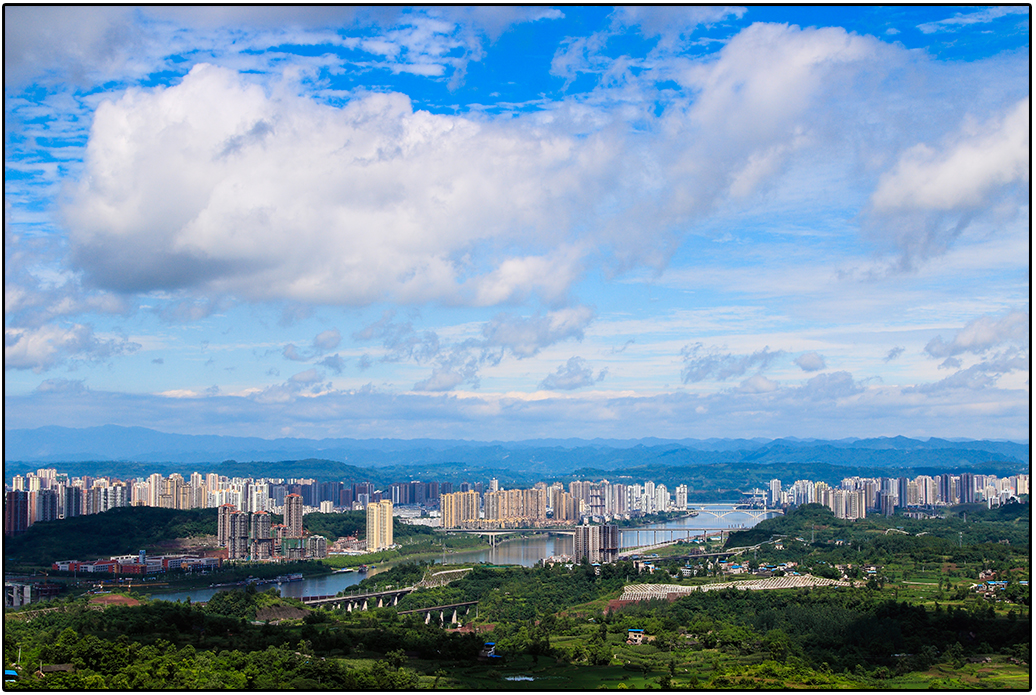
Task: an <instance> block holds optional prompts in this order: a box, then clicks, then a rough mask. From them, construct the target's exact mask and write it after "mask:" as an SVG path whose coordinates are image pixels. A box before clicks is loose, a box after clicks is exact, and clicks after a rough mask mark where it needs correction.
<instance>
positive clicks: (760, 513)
mask: <svg viewBox="0 0 1036 695" xmlns="http://www.w3.org/2000/svg"><path fill="white" fill-rule="evenodd" d="M694 511H696V512H698V513H699V514H711V515H712V516H714V517H716V518H717V519H722V518H723V517H725V516H727V515H729V514H745V515H747V516H750V517H752V518H753V519H765V518H766V516H767V515H768V514H784V510H783V509H727V510H726V511H722V512H715V511H712V510H711V509H695V510H694Z"/></svg>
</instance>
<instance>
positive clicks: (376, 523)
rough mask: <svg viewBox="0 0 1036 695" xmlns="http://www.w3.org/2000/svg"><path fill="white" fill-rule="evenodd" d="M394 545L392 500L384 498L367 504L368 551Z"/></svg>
mask: <svg viewBox="0 0 1036 695" xmlns="http://www.w3.org/2000/svg"><path fill="white" fill-rule="evenodd" d="M391 545H392V502H391V501H390V500H382V501H381V502H371V503H370V504H368V505H367V552H373V551H375V550H383V549H385V548H388V547H390V546H391Z"/></svg>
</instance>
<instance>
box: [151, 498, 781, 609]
mask: <svg viewBox="0 0 1036 695" xmlns="http://www.w3.org/2000/svg"><path fill="white" fill-rule="evenodd" d="M695 509H698V510H700V513H699V514H698V516H695V517H687V518H683V519H677V520H676V521H669V522H666V523H662V524H652V525H650V526H641V527H638V528H635V529H624V530H623V531H622V532H621V539H622V547H623V548H632V547H639V546H643V545H651V544H654V543H661V542H663V541H668V540H670V539H672V538H673V537H674V536H675V537H676V538H683V537H685V536H686V535H690V536H691V537H692V538H693V537H696V536H700V535H701V534H702V533H710V534H712V535H715V534H717V533H719V532H720V531H731V530H736V529H742V528H750V527H752V526H755V525H756V524H757V523H758V522H759V521H761V520H762V517H761V516H759V517H755V516H752V515H751V514H749V513H746V512H742V511H737V510H735V509H734V507H733V505H731V504H704V505H695ZM720 514H722V515H723V516H717V515H720ZM766 516H767V517H770V516H772V514H767V515H766ZM573 553H574V548H573V538H572V536H565V535H546V534H541V535H536V536H532V537H530V538H520V539H516V540H512V541H507V542H502V543H500V544H498V545H497V546H496V547H495V548H489V549H484V550H471V551H465V552H459V553H447V555H446V562H447V563H448V564H460V563H469V562H488V563H490V564H494V565H522V566H524V567H532V566H533V565H535V564H536V563H538V562H539V561H540V560H542V559H543V558H545V557H550V556H552V555H569V556H571V555H572V554H573ZM437 562H442V560H441V559H438V560H437ZM365 576H366V575H363V574H359V573H357V572H343V573H338V574H331V575H325V576H322V577H312V578H309V579H303V580H302V581H298V582H285V583H283V584H263V585H260V586H259V587H258V588H259V590H260V591H262V590H265V589H268V588H269V587H271V586H276V587H277V588H278V589H279V590H280V592H281V596H291V597H293V598H301V597H303V596H333V595H335V594H337V593H338V592H339V591H342V590H343V589H347V588H349V587H351V586H355V585H356V584H359V583H360V581H361V580H362V579H363V578H364V577H365ZM220 590H221V589H219V588H211V589H210V588H202V589H191V590H188V591H178V592H175V593H169V594H156V595H155V596H154V598H156V599H162V600H166V601H183V600H186V599H187V598H190V599H191V601H208V600H209V599H210V598H212V596H213V595H215V593H216V592H217V591H220Z"/></svg>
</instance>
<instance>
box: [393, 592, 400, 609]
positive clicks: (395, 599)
mask: <svg viewBox="0 0 1036 695" xmlns="http://www.w3.org/2000/svg"><path fill="white" fill-rule="evenodd" d="M392 605H393V606H398V605H399V594H393V595H392Z"/></svg>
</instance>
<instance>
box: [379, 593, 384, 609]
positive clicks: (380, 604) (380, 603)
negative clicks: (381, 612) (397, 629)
mask: <svg viewBox="0 0 1036 695" xmlns="http://www.w3.org/2000/svg"><path fill="white" fill-rule="evenodd" d="M381 598H382V597H381V596H379V597H378V608H381V607H382V606H383V605H384V604H383V603H382V602H381Z"/></svg>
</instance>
